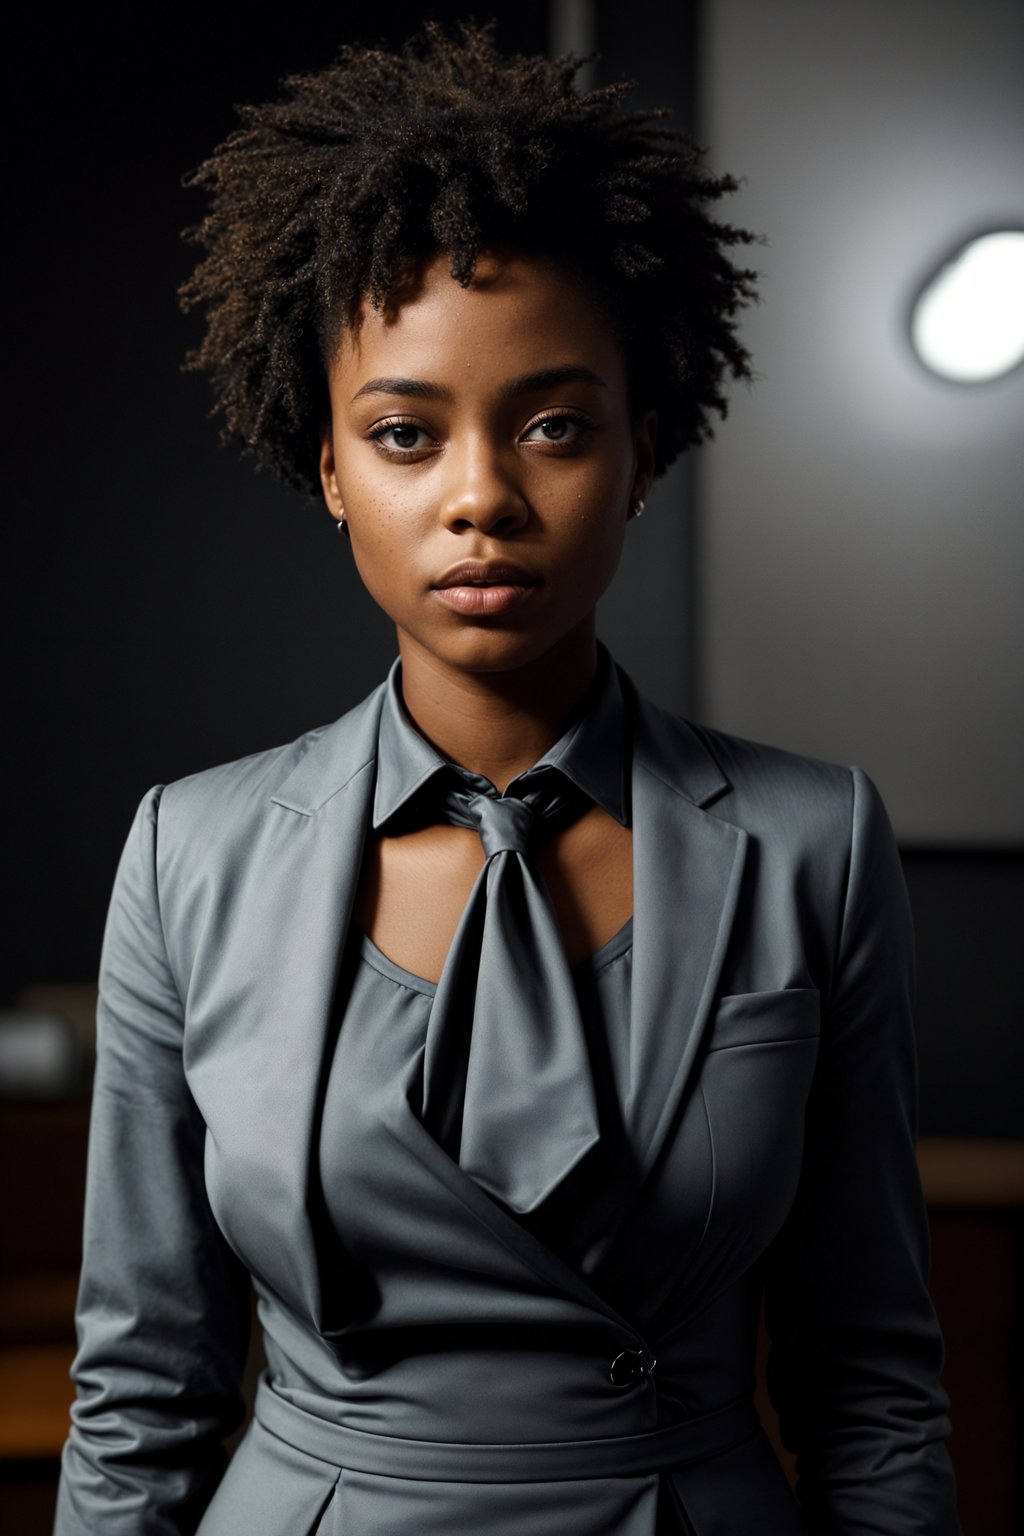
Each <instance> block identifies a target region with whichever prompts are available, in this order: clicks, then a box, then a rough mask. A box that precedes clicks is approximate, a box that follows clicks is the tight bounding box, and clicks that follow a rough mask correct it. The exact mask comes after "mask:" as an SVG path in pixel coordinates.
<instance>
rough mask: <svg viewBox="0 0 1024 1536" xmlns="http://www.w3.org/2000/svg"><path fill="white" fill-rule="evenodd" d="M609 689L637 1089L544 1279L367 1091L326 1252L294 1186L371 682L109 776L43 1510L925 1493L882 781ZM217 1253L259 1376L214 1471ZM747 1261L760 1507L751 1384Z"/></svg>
mask: <svg viewBox="0 0 1024 1536" xmlns="http://www.w3.org/2000/svg"><path fill="white" fill-rule="evenodd" d="M624 687H625V689H626V692H627V698H628V699H629V700H630V706H631V710H632V715H633V757H632V769H631V796H632V818H633V838H634V840H633V847H634V950H633V984H632V1003H631V1050H632V1051H633V1053H634V1063H635V1072H634V1075H633V1081H634V1082H635V1084H636V1085H637V1086H636V1090H635V1091H634V1092H633V1094H632V1095H631V1097H630V1100H629V1102H628V1103H627V1104H626V1105H625V1108H624V1126H625V1134H626V1145H627V1146H628V1149H629V1155H628V1157H625V1158H624V1159H623V1165H622V1170H621V1177H620V1178H619V1182H618V1186H617V1187H616V1188H615V1189H613V1190H610V1191H609V1198H608V1213H607V1225H606V1232H607V1238H606V1241H605V1242H604V1244H603V1247H602V1250H601V1256H600V1259H599V1262H598V1263H597V1264H596V1267H595V1268H594V1270H593V1272H592V1273H588V1274H586V1275H583V1274H580V1273H578V1272H576V1271H575V1270H573V1269H572V1268H570V1267H569V1265H568V1264H567V1263H566V1262H564V1261H563V1260H562V1259H561V1258H560V1257H559V1256H558V1255H557V1254H555V1253H554V1252H553V1251H552V1250H551V1249H550V1248H549V1247H547V1246H545V1245H544V1244H543V1243H542V1242H541V1241H540V1240H539V1239H538V1238H537V1237H536V1236H534V1235H533V1234H531V1233H530V1232H528V1231H527V1230H526V1229H525V1228H524V1227H523V1225H522V1224H521V1223H519V1222H518V1221H516V1219H515V1218H514V1217H513V1216H511V1215H510V1214H509V1213H507V1212H506V1211H505V1210H504V1208H502V1207H500V1206H499V1205H498V1204H497V1203H496V1202H494V1201H492V1200H491V1199H490V1198H489V1197H488V1196H487V1195H486V1193H484V1192H483V1191H482V1190H481V1189H480V1188H479V1187H478V1186H476V1185H475V1184H474V1182H473V1181H472V1180H471V1179H470V1178H469V1177H468V1176H467V1175H465V1174H464V1173H463V1172H462V1170H461V1169H460V1168H459V1167H458V1165H457V1164H456V1163H454V1162H453V1161H451V1160H450V1159H449V1158H448V1156H447V1155H446V1154H445V1153H444V1152H443V1150H442V1149H441V1148H440V1147H438V1146H437V1144H436V1143H435V1142H434V1141H433V1140H432V1138H431V1137H430V1136H429V1135H428V1134H427V1133H426V1131H425V1130H424V1129H423V1127H422V1126H421V1125H420V1123H419V1121H418V1120H417V1119H416V1117H415V1115H414V1114H413V1113H412V1111H411V1109H410V1108H409V1106H408V1104H407V1103H405V1104H404V1105H401V1104H400V1105H399V1106H398V1108H397V1109H396V1111H395V1113H394V1115H393V1116H389V1117H385V1119H384V1123H381V1124H380V1125H379V1126H377V1125H376V1124H374V1125H373V1126H372V1127H371V1128H370V1129H369V1130H367V1132H366V1135H365V1145H364V1143H363V1142H361V1143H360V1148H359V1149H358V1150H359V1151H360V1153H361V1154H364V1161H363V1163H362V1164H360V1167H365V1169H366V1172H365V1176H364V1174H362V1173H360V1174H359V1175H358V1176H355V1175H354V1177H353V1188H352V1190H351V1198H352V1210H353V1223H354V1226H353V1231H354V1232H355V1234H356V1236H355V1237H353V1238H352V1239H351V1240H350V1241H349V1243H348V1246H347V1247H346V1246H345V1245H344V1244H342V1243H341V1242H340V1241H339V1238H338V1234H337V1233H335V1232H333V1231H332V1230H331V1228H330V1224H329V1223H328V1222H326V1221H325V1219H324V1207H323V1200H322V1195H321V1192H320V1190H319V1184H318V1165H317V1156H316V1149H317V1145H318V1123H319V1116H320V1105H321V1095H322V1091H323V1084H324V1078H325V1068H326V1066H327V1064H328V1063H329V1060H330V1054H331V1051H332V1048H333V1038H334V1037H333V1034H332V1022H331V1021H332V1003H333V999H334V996H335V990H336V985H337V979H338V967H339V955H340V953H341V950H342V947H343V943H344V938H345V935H346V931H347V929H348V925H349V921H350V914H351V911H352V904H353V898H354V895H355V890H356V885H357V880H358V875H359V868H360V861H361V857H362V849H363V844H364V839H365V836H366V830H367V826H368V823H369V818H370V812H371V806H372V794H373V787H374V780H375V766H376V765H375V753H376V743H377V722H378V718H379V713H380V705H381V700H382V697H383V688H381V689H378V690H376V691H375V692H374V693H373V694H372V695H371V696H370V697H369V698H368V699H366V700H365V701H364V702H363V703H362V704H360V705H359V706H358V707H356V708H355V709H353V710H352V711H351V712H350V713H348V714H346V715H345V716H344V717H343V718H341V719H340V720H338V721H336V722H334V723H333V724H332V725H329V726H325V727H322V728H320V729H317V730H314V731H311V732H309V733H308V734H307V735H304V736H302V737H300V738H299V740H298V741H295V742H293V743H291V744H290V745H288V746H285V747H280V748H275V749H274V750H271V751H267V752H261V753H258V754H256V755H254V756H251V757H247V758H244V759H242V760H241V761H238V762H234V763H229V764H226V765H224V766H222V767H218V768H214V769H211V770H209V771H207V772H204V773H199V774H196V775H194V776H192V777H190V778H186V779H183V780H180V781H179V782H177V783H173V784H169V785H167V786H166V787H157V788H155V789H153V790H151V791H150V792H149V793H148V794H147V795H146V796H145V797H144V799H143V801H142V803H141V805H140V806H139V809H138V812H137V814H136V817H135V821H134V824H133V826H132V829H131V832H130V834H129V837H128V841H127V844H126V846H125V849H124V853H123V855H122V858H121V862H120V866H119V868H118V873H117V879H116V883H115V886H114V891H113V896H112V899H111V905H110V912H109V916H108V922H107V929H106V936H105V939H104V946H103V954H102V962H101V997H100V1014H99V1062H98V1069H97V1078H96V1085H95V1096H94V1108H93V1121H92V1129H91V1134H90V1148H89V1171H88V1196H87V1205H86V1219H85V1258H84V1266H83V1271H82V1280H81V1288H80V1295H79V1305H78V1314H77V1322H78V1330H79V1351H78V1354H77V1357H76V1360H75V1364H74V1368H73V1374H74V1378H75V1381H76V1383H77V1388H78V1401H77V1403H76V1405H75V1408H74V1411H73V1426H72V1430H71V1434H70V1437H69V1440H68V1443H67V1446H66V1448H65V1453H64V1463H63V1473H62V1480H61V1488H60V1495H59V1507H58V1515H57V1524H56V1532H57V1533H58V1536H81V1533H85V1532H90V1533H103V1536H184V1533H186V1532H189V1533H191V1532H196V1531H199V1532H201V1536H307V1533H314V1532H316V1533H319V1536H385V1533H386V1536H405V1533H409V1536H423V1533H427V1532H444V1533H446V1536H447V1533H449V1532H454V1531H458V1530H465V1531H473V1532H484V1531H486V1532H488V1533H489V1536H566V1533H567V1532H569V1531H571V1532H572V1533H573V1536H654V1533H655V1530H657V1531H658V1532H659V1533H664V1532H674V1533H680V1536H682V1533H689V1536H694V1533H695V1536H796V1533H798V1532H806V1531H808V1530H810V1531H821V1532H824V1531H828V1532H829V1533H830V1536H838V1533H854V1532H858V1533H859V1532H867V1531H871V1532H872V1533H876V1536H877V1533H881V1532H892V1533H893V1536H896V1533H898V1536H912V1533H921V1536H924V1533H927V1536H953V1533H956V1532H957V1531H958V1529H959V1527H958V1525H957V1521H956V1515H955V1513H954V1497H953V1487H952V1474H951V1470H950V1465H949V1461H948V1458H947V1455H946V1451H945V1446H944V1439H945V1436H946V1434H947V1432H948V1423H947V1419H946V1406H947V1405H946V1400H945V1397H944V1395H943V1393H942V1390H941V1388H940V1386H939V1384H938V1372H939V1369H940V1365H941V1343H940V1338H939V1334H938V1330H937V1327H936V1323H935V1318H934V1315H933V1312H932V1309H931V1305H930V1303H929V1299H928V1295H927V1291H926V1266H927V1233H926V1225H925V1216H924V1210H923V1203H922V1198H921V1192H920V1186H919V1182H918V1176H917V1171H916V1163H915V1156H914V1120H915V1089H914V1073H915V1067H914V1047H913V1036H912V1028H911V999H912V986H913V977H912V968H913V965H912V935H911V928H910V919H909V913H908V906H907V900H906V894H905V889H904V885H903V880H902V875H901V871H900V866H899V860H898V856H897V852H896V848H895V844H894V840H893V837H892V832H891V829H890V827H889V824H888V821H887V819H886V815H885V811H884V809H883V806H882V803H881V801H880V799H879V796H878V794H877V791H876V790H875V789H874V787H873V785H872V784H871V782H870V781H869V780H868V779H867V778H866V777H865V775H864V774H863V773H862V772H860V771H859V770H858V769H853V770H849V769H845V768H839V767H835V766H832V765H830V764H826V763H821V762H817V761H814V760H811V759H807V758H801V757H797V756H794V755H792V754H788V753H784V752H781V751H778V750H775V749H773V748H769V747H765V746H760V745H755V744H753V743H750V742H747V741H742V740H739V739H737V738H735V737H731V736H726V735H723V734H721V733H719V732H714V731H710V730H706V729H702V728H697V727H695V726H692V725H689V724H687V723H685V722H683V721H681V720H678V719H676V718H674V717H672V716H670V715H668V714H666V713H664V712H663V711H661V710H660V709H657V708H655V707H654V706H653V705H651V704H649V703H647V702H646V701H644V700H642V699H640V698H639V697H637V696H636V695H635V693H634V691H633V690H632V688H631V685H629V684H628V681H627V680H625V679H624ZM382 1192H383V1196H382ZM250 1286H255V1289H256V1292H257V1295H258V1298H259V1307H260V1315H261V1321H262V1324H263V1329H264V1336H265V1342H266V1351H267V1358H268V1371H267V1373H266V1375H265V1379H264V1380H263V1381H262V1383H261V1386H260V1391H259V1396H258V1399H257V1405H256V1416H255V1419H254V1420H253V1421H252V1423H251V1425H250V1427H249V1429H248V1431H247V1433H246V1436H245V1438H244V1440H243V1442H242V1445H241V1447H240V1448H239V1450H238V1451H237V1452H236V1454H235V1456H234V1457H233V1459H232V1461H231V1463H230V1466H229V1467H228V1469H227V1471H226V1473H225V1470H224V1468H225V1456H224V1452H223V1448H222V1440H223V1437H224V1436H225V1435H227V1434H229V1433H230V1432H231V1431H232V1430H233V1429H234V1428H235V1427H236V1426H237V1424H238V1423H239V1422H240V1420H241V1417H242V1414H243V1406H242V1400H241V1395H240V1390H239V1379H240V1375H241V1371H242V1367H243V1362H244V1359H245V1353H246V1343H247V1335H248V1324H249V1315H250V1307H249V1292H250ZM762 1293H763V1294H764V1295H765V1299H766V1306H767V1317H768V1323H769V1329H770V1331H771V1333H772V1336H773V1350H772V1358H771V1365H770V1386H771V1390H772V1392H773V1396H774V1399H775V1401H776V1404H777V1406H778V1408H779V1411H780V1414H781V1421H782V1427H783V1434H784V1437H785V1439H786V1441H787V1444H789V1445H790V1446H792V1447H793V1448H795V1449H797V1450H798V1451H799V1453H800V1468H801V1482H800V1487H799V1502H798V1501H797V1500H796V1499H794V1497H793V1495H792V1494H791V1493H790V1490H789V1487H788V1485H787V1483H786V1480H785V1478H784V1477H783V1475H782V1473H781V1470H780V1469H779V1467H778V1464H777V1462H776V1461H775V1458H774V1456H773V1455H772V1453H771V1451H770V1449H769V1447H768V1443H767V1441H766V1440H765V1438H764V1436H763V1434H762V1433H761V1432H760V1430H759V1429H758V1428H757V1426H756V1423H755V1422H754V1420H753V1419H752V1416H751V1407H750V1394H751V1389H752V1380H753V1363H752V1362H753V1351H754V1341H755V1335H756V1323H757V1313H758V1306H759V1301H760V1297H761V1295H762ZM613 1361H617V1362H618V1363H617V1365H616V1366H615V1368H614V1369H613V1368H612V1362H613Z"/></svg>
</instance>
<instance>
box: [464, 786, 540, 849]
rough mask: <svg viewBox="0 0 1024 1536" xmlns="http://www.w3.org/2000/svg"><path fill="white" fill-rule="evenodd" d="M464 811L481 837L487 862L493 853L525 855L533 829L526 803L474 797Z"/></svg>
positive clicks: (494, 797)
mask: <svg viewBox="0 0 1024 1536" xmlns="http://www.w3.org/2000/svg"><path fill="white" fill-rule="evenodd" d="M466 809H467V811H468V812H469V815H470V816H471V818H472V820H473V824H474V826H475V827H476V829H477V831H478V832H479V833H480V840H481V842H482V843H483V845H484V856H485V857H486V858H488V859H491V858H493V857H494V855H495V854H496V853H506V852H508V853H523V854H525V852H526V845H527V843H528V842H529V838H530V832H531V830H532V828H533V809H532V807H531V806H529V805H527V803H526V801H525V800H517V799H515V798H514V797H510V798H509V799H507V800H506V799H504V798H502V799H499V798H498V797H497V796H496V795H475V796H474V797H473V799H472V800H470V801H469V803H468V805H467V807H466Z"/></svg>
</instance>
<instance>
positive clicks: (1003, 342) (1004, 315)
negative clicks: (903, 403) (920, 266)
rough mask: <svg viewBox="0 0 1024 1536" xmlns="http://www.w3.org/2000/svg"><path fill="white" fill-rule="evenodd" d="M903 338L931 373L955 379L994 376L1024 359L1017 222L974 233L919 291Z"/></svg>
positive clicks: (1023, 240) (1023, 235)
mask: <svg viewBox="0 0 1024 1536" xmlns="http://www.w3.org/2000/svg"><path fill="white" fill-rule="evenodd" d="M910 339H911V343H912V345H913V348H914V351H915V352H916V354H917V356H918V357H919V358H920V360H921V362H922V363H923V364H924V365H925V367H926V368H927V369H929V371H930V372H932V373H935V374H938V375H939V377H940V378H943V379H953V380H955V381H956V382H957V383H959V384H978V383H983V382H984V381H986V380H988V379H998V378H1001V377H1002V376H1003V375H1004V374H1006V373H1010V372H1011V371H1012V370H1013V369H1014V368H1017V367H1019V366H1020V364H1021V363H1022V362H1024V229H996V230H990V231H989V232H988V233H987V234H983V235H976V236H974V237H973V238H972V239H970V240H968V241H966V242H965V243H964V244H962V245H959V246H957V248H956V249H955V250H954V251H953V252H952V253H951V254H950V255H949V256H947V257H946V258H945V260H944V261H943V262H942V263H941V265H940V266H939V267H938V269H937V270H936V271H934V272H933V273H932V275H931V277H930V278H929V279H928V281H927V282H926V283H924V284H923V285H922V287H921V288H920V290H919V291H918V294H917V297H916V298H915V300H914V302H913V304H912V306H911V311H910Z"/></svg>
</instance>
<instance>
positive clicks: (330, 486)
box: [320, 422, 345, 523]
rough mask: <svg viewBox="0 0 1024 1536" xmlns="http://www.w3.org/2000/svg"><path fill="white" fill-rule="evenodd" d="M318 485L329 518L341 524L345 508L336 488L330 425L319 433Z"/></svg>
mask: <svg viewBox="0 0 1024 1536" xmlns="http://www.w3.org/2000/svg"><path fill="white" fill-rule="evenodd" d="M320 484H321V485H322V486H323V489H324V501H325V502H326V503H327V510H328V512H329V513H330V514H331V516H332V517H333V518H334V519H335V520H336V521H337V522H339V523H340V522H341V520H342V517H343V516H344V513H345V507H344V504H343V502H342V499H341V491H340V489H339V487H338V474H337V468H336V466H335V463H334V443H333V441H332V439H331V427H330V423H329V422H328V423H326V424H325V426H324V427H323V428H322V429H321V432H320Z"/></svg>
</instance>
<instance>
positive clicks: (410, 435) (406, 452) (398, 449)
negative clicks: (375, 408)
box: [368, 418, 432, 459]
mask: <svg viewBox="0 0 1024 1536" xmlns="http://www.w3.org/2000/svg"><path fill="white" fill-rule="evenodd" d="M368 435H369V437H370V440H371V441H372V442H374V443H376V445H377V447H378V448H379V449H380V451H381V453H383V454H384V455H385V457H387V458H391V459H400V458H405V457H407V456H410V455H412V454H413V453H416V452H417V451H418V450H420V449H422V448H426V447H427V446H428V445H429V443H430V442H432V439H431V437H430V434H429V433H428V432H426V431H425V430H424V428H423V427H419V426H417V425H416V423H415V422H414V421H403V420H400V419H395V418H392V420H390V421H381V422H378V423H377V425H376V426H375V427H374V428H373V429H372V431H371V432H370V433H369V434H368Z"/></svg>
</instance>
